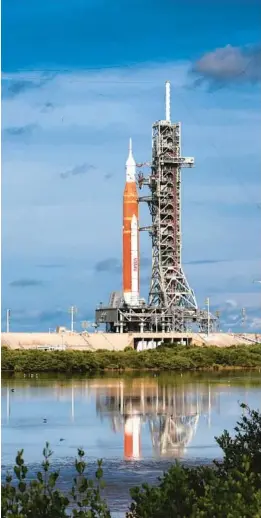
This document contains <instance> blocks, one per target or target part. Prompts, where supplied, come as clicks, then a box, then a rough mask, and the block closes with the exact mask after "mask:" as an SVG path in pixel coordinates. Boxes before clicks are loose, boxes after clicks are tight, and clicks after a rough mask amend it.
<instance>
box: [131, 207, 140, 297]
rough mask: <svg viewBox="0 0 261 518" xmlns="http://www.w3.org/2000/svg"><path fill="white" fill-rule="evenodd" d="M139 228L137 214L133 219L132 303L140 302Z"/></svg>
mask: <svg viewBox="0 0 261 518" xmlns="http://www.w3.org/2000/svg"><path fill="white" fill-rule="evenodd" d="M138 234H139V229H138V221H137V218H136V216H135V215H134V214H133V216H132V220H131V304H132V305H134V306H135V305H137V304H138V302H139V238H138Z"/></svg>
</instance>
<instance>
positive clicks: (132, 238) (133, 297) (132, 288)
mask: <svg viewBox="0 0 261 518" xmlns="http://www.w3.org/2000/svg"><path fill="white" fill-rule="evenodd" d="M135 172H136V163H135V160H134V158H133V155H132V141H131V139H130V143H129V156H128V158H127V161H126V183H125V189H124V194H123V236H122V237H123V297H124V301H125V302H126V304H128V306H137V305H138V304H139V283H140V279H139V277H140V275H139V263H140V261H139V205H138V194H137V188H136V180H135Z"/></svg>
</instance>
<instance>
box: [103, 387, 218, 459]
mask: <svg viewBox="0 0 261 518" xmlns="http://www.w3.org/2000/svg"><path fill="white" fill-rule="evenodd" d="M96 398H97V399H96V405H97V412H98V413H99V414H100V415H101V416H107V417H109V418H110V419H111V422H112V427H113V430H114V431H115V432H120V431H123V432H124V456H125V459H138V458H140V456H141V427H142V424H144V423H147V424H148V426H149V430H150V435H151V441H152V446H153V451H154V454H155V455H156V456H161V457H162V456H166V457H167V456H168V457H173V456H174V457H181V456H182V455H183V454H184V452H185V449H186V447H187V446H188V445H189V443H190V442H191V441H192V439H193V437H194V436H195V433H196V430H197V426H198V421H199V416H200V415H205V416H208V422H209V423H210V414H211V406H212V403H213V402H214V400H215V396H213V395H212V394H211V386H210V385H209V386H204V385H201V386H200V393H199V390H198V385H196V384H187V385H185V384H182V385H177V386H176V387H173V386H167V387H162V386H158V384H157V383H155V384H154V383H152V382H146V381H142V382H140V383H139V384H137V382H136V384H135V385H130V384H129V385H127V384H126V385H123V383H121V384H120V386H119V387H115V388H113V387H110V388H108V390H106V394H104V392H103V393H99V390H96Z"/></svg>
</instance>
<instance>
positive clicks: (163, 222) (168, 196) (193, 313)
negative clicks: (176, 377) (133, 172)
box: [96, 81, 215, 333]
mask: <svg viewBox="0 0 261 518" xmlns="http://www.w3.org/2000/svg"><path fill="white" fill-rule="evenodd" d="M132 159H133V157H132ZM128 160H129V159H128ZM126 165H128V161H127V163H126ZM144 165H149V166H150V168H151V172H150V174H149V175H148V176H147V177H145V176H144V175H143V173H141V172H140V173H139V175H138V178H137V183H138V186H139V188H140V189H141V188H143V187H147V188H148V189H149V195H145V196H140V197H139V199H137V201H139V202H140V203H142V202H146V203H147V204H148V207H149V212H150V215H151V225H150V226H147V227H140V226H139V231H148V232H149V234H150V236H151V239H152V272H151V282H150V290H149V297H148V303H146V302H145V301H143V300H141V299H140V298H138V299H137V297H136V298H135V297H134V299H133V300H136V302H135V304H131V303H130V304H128V301H127V299H126V295H124V296H123V294H121V293H119V292H113V293H112V295H111V299H110V303H109V307H99V308H98V309H97V310H96V323H97V324H101V323H106V330H107V331H111V332H141V333H143V332H163V333H165V332H179V333H180V332H181V333H183V332H188V331H190V330H191V331H192V330H193V331H195V330H199V331H202V332H204V331H206V330H207V329H208V330H213V328H214V325H215V318H214V317H213V315H211V314H210V313H209V311H208V312H207V311H205V310H200V309H198V305H197V301H196V297H195V294H194V291H193V290H192V288H191V287H190V286H189V283H188V281H187V279H186V276H185V273H184V271H183V268H182V261H181V250H182V236H181V169H182V168H184V167H189V168H191V167H193V166H194V158H192V157H182V154H181V124H180V122H177V123H173V122H171V116H170V83H169V81H167V82H166V114H165V120H159V121H157V122H155V123H154V124H153V127H152V162H151V163H144V164H137V166H138V167H139V168H142V167H143V166H144ZM135 166H136V164H135ZM132 167H134V166H133V163H132ZM127 172H128V167H127ZM127 181H128V175H127ZM127 184H128V182H127ZM125 191H126V187H125ZM125 191H124V193H125ZM133 192H134V191H133ZM124 195H125V194H124ZM131 201H132V200H131ZM134 201H135V200H134ZM133 203H134V202H133ZM133 203H132V205H133ZM125 212H126V211H124V213H125ZM132 212H133V211H132ZM136 212H137V211H136ZM136 212H135V214H136ZM137 214H138V212H137ZM125 219H126V218H125ZM128 219H129V220H130V221H131V218H130V217H129V218H128ZM124 221H125V220H124ZM126 221H127V220H126ZM125 226H126V229H127V224H126V225H125V224H124V228H125ZM127 230H128V229H127ZM127 230H126V232H127ZM128 232H129V234H130V235H131V236H132V233H131V229H129V230H128ZM126 239H127V237H126ZM129 240H130V242H131V239H129ZM134 241H135V250H136V249H137V250H138V248H137V246H138V245H137V246H136V241H137V240H136V239H135V240H133V242H134ZM125 248H126V250H127V249H128V247H125ZM132 248H133V247H132V246H129V249H132ZM129 255H130V254H129ZM135 257H136V256H135ZM131 260H132V259H131V255H130V259H129V260H128V261H126V260H125V261H124V257H123V263H126V264H127V263H128V264H129V262H130V261H131ZM130 264H131V263H130ZM123 288H124V287H123ZM123 291H124V292H125V289H123Z"/></svg>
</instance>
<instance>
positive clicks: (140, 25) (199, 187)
mask: <svg viewBox="0 0 261 518" xmlns="http://www.w3.org/2000/svg"><path fill="white" fill-rule="evenodd" d="M260 6H261V2H260V0H259V1H257V0H248V1H247V0H245V1H239V0H237V1H236V0H229V1H226V2H225V1H222V0H221V1H218V2H217V1H215V0H212V2H211V7H210V4H209V2H208V3H207V2H203V1H200V0H199V1H197V2H195V1H192V0H187V1H186V0H185V1H184V0H183V1H181V0H163V1H161V2H155V1H150V2H149V1H147V0H143V1H142V2H138V1H132V2H129V1H127V0H121V2H114V3H111V2H109V1H107V0H96V1H95V2H94V1H93V0H85V1H83V0H75V1H74V2H69V1H68V0H63V1H58V0H55V1H54V0H47V1H45V2H43V3H42V4H39V3H38V2H33V1H31V0H28V1H27V2H23V3H21V2H20V1H18V0H13V1H8V0H3V2H2V70H3V74H2V99H3V101H2V193H3V194H2V246H3V248H2V273H3V275H2V312H3V315H2V317H3V318H4V312H5V309H6V308H7V307H9V308H11V309H12V329H13V330H23V331H27V330H28V331H29V330H32V331H33V330H45V329H46V330H47V329H48V328H49V327H54V326H55V325H56V324H69V315H68V313H67V308H68V307H69V306H70V305H71V304H74V305H76V306H77V307H78V308H79V312H78V316H77V319H78V322H80V320H83V319H88V320H93V318H94V309H95V306H96V304H97V303H98V302H100V301H104V302H106V301H107V300H108V297H109V293H110V291H111V290H113V289H120V288H121V273H120V271H121V266H120V263H121V228H122V222H121V211H122V192H123V187H124V177H125V160H126V155H127V146H128V138H129V136H132V138H133V150H134V155H135V158H136V160H137V161H138V162H141V161H146V160H150V154H151V125H152V123H153V122H154V121H155V120H158V119H160V118H163V117H164V83H165V80H166V79H169V80H171V83H172V107H171V110H172V120H175V121H181V122H182V151H183V155H185V156H194V157H195V163H196V167H195V168H194V169H192V170H184V171H183V173H182V175H183V196H182V207H183V213H182V227H183V263H184V269H185V272H186V275H187V277H188V279H189V282H190V284H191V285H192V286H193V288H194V290H195V292H196V295H197V299H198V302H199V304H200V305H204V301H205V297H206V296H209V297H210V301H211V305H212V308H213V310H215V309H220V310H221V317H222V324H221V325H222V327H223V329H224V330H225V329H229V328H230V329H237V330H240V329H242V328H241V327H240V325H239V321H240V311H241V308H242V307H246V311H247V322H246V328H248V329H250V330H253V331H257V330H260V329H261V315H260V305H261V293H260V289H261V288H260V285H258V284H254V283H253V280H254V279H260V278H261V272H260V231H261V217H260V216H261V194H260V192H261V190H260V166H261V154H260V145H259V134H260V129H261V113H260V79H261V77H260V70H261V64H260V55H261V54H260V41H259V39H260V18H259V10H260ZM148 222H149V217H148V213H147V211H146V208H145V207H142V208H141V225H143V224H144V225H145V224H146V223H148ZM141 247H142V290H143V296H146V294H147V290H148V279H149V275H150V256H151V253H150V242H149V238H148V237H146V236H145V235H144V233H143V234H142V235H141Z"/></svg>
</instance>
